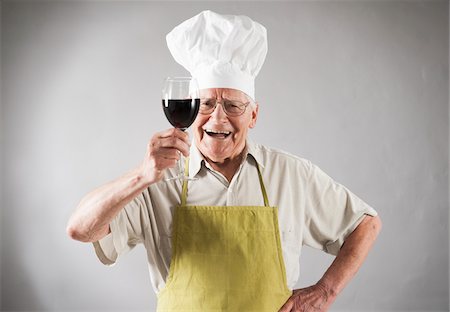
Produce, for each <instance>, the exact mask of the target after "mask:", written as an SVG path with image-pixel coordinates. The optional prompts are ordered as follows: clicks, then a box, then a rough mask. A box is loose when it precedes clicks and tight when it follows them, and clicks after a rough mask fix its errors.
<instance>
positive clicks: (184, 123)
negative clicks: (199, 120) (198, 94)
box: [162, 99, 200, 130]
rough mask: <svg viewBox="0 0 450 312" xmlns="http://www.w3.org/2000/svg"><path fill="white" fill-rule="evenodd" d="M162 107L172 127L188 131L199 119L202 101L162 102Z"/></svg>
mask: <svg viewBox="0 0 450 312" xmlns="http://www.w3.org/2000/svg"><path fill="white" fill-rule="evenodd" d="M162 105H163V109H164V114H166V117H167V119H168V120H169V122H170V123H171V124H172V126H174V127H175V128H179V129H181V130H186V129H187V128H189V126H190V125H192V123H193V122H194V120H195V117H197V113H198V109H199V107H200V99H186V100H167V101H166V100H162Z"/></svg>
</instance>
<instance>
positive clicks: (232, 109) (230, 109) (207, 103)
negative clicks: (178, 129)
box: [199, 99, 247, 116]
mask: <svg viewBox="0 0 450 312" xmlns="http://www.w3.org/2000/svg"><path fill="white" fill-rule="evenodd" d="M216 103H218V101H217V100H216V99H201V100H200V109H199V111H200V113H201V114H205V115H207V114H211V113H212V112H213V111H214V109H215V108H216ZM219 103H221V104H222V107H223V109H224V111H225V113H226V114H227V115H228V116H239V115H242V114H243V113H244V111H245V108H246V107H247V105H246V104H244V103H241V102H239V101H231V100H227V99H224V100H223V102H219Z"/></svg>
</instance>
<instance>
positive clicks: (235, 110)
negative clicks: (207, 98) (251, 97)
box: [223, 100, 245, 116]
mask: <svg viewBox="0 0 450 312" xmlns="http://www.w3.org/2000/svg"><path fill="white" fill-rule="evenodd" d="M223 106H224V108H225V111H226V113H227V114H228V115H230V116H239V115H241V114H242V113H243V112H244V110H245V104H244V103H241V102H239V101H230V100H225V101H224V102H223Z"/></svg>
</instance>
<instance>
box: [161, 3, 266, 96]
mask: <svg viewBox="0 0 450 312" xmlns="http://www.w3.org/2000/svg"><path fill="white" fill-rule="evenodd" d="M166 41H167V46H168V47H169V50H170V52H171V53H172V56H173V58H174V59H175V61H177V62H178V63H179V64H181V65H182V66H183V67H184V68H186V69H187V70H188V71H189V72H190V73H191V75H192V77H194V78H196V79H197V82H198V85H199V88H200V89H207V88H230V89H238V90H241V91H243V92H245V93H246V94H247V95H248V96H250V97H251V98H252V99H255V77H256V75H257V74H258V73H259V71H260V69H261V67H262V65H263V63H264V59H265V58H266V54H267V31H266V28H265V27H264V26H262V25H261V24H259V23H257V22H255V21H253V20H251V19H250V18H249V17H247V16H242V15H241V16H236V15H221V14H217V13H215V12H212V11H203V12H201V13H200V14H198V15H196V16H194V17H192V18H190V19H188V20H186V21H184V22H183V23H181V24H180V25H178V26H176V27H175V28H174V29H173V30H172V31H171V32H170V33H169V34H167V36H166Z"/></svg>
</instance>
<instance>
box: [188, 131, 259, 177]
mask: <svg viewBox="0 0 450 312" xmlns="http://www.w3.org/2000/svg"><path fill="white" fill-rule="evenodd" d="M245 148H246V151H245V153H246V157H245V159H246V160H247V159H248V157H249V156H252V157H253V159H254V160H255V161H256V162H257V163H258V165H259V166H260V167H261V168H264V165H263V162H262V158H263V157H262V155H261V152H260V150H259V149H258V148H257V144H255V143H253V142H252V141H250V140H247V142H246V146H245ZM205 161H206V160H205V158H204V157H203V155H202V153H200V151H199V150H198V148H197V146H195V144H194V142H192V145H191V148H190V156H189V177H191V178H193V177H195V176H196V175H197V174H198V172H199V171H200V169H201V168H202V164H204V162H205Z"/></svg>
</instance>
